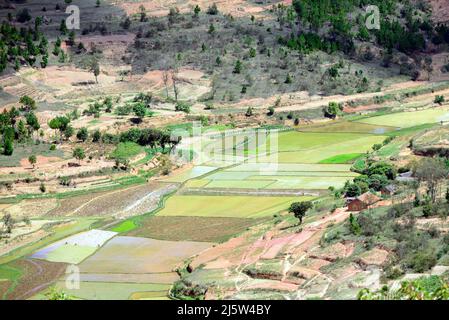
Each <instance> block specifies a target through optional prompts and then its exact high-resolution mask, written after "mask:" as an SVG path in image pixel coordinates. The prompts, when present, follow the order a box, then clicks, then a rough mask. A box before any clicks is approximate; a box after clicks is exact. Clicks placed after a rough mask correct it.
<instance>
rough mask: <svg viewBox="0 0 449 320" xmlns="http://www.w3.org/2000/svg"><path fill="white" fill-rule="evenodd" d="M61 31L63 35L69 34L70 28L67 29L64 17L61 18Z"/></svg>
mask: <svg viewBox="0 0 449 320" xmlns="http://www.w3.org/2000/svg"><path fill="white" fill-rule="evenodd" d="M59 31H61V34H62V35H66V34H67V31H68V29H67V25H66V23H65V20H64V19H62V20H61V24H60V26H59Z"/></svg>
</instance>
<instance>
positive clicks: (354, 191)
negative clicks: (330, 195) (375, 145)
mask: <svg viewBox="0 0 449 320" xmlns="http://www.w3.org/2000/svg"><path fill="white" fill-rule="evenodd" d="M359 173H361V175H359V176H357V177H355V178H354V180H353V181H352V182H350V181H347V182H346V184H345V186H344V188H343V192H344V194H345V196H346V197H357V196H359V195H361V194H363V193H365V192H367V191H369V190H372V191H380V190H381V189H382V188H383V187H385V186H386V185H388V183H389V181H391V180H394V179H395V178H396V175H397V169H396V168H395V167H394V166H393V165H392V164H390V163H387V162H383V161H379V162H372V163H371V164H369V165H368V166H367V167H366V168H365V169H363V170H361V171H359Z"/></svg>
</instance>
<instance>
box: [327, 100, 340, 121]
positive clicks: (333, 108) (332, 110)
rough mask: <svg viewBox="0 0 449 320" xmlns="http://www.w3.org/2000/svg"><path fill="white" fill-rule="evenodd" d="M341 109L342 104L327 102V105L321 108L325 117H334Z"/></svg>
mask: <svg viewBox="0 0 449 320" xmlns="http://www.w3.org/2000/svg"><path fill="white" fill-rule="evenodd" d="M342 111H343V104H341V103H337V102H329V104H328V105H327V107H325V108H323V114H324V116H325V117H326V118H331V119H335V118H337V116H338V115H339V114H340V113H341V112H342Z"/></svg>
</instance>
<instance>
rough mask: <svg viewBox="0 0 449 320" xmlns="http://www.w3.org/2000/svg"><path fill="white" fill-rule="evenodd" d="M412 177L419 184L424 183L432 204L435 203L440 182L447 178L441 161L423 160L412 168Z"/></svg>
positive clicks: (443, 163)
mask: <svg viewBox="0 0 449 320" xmlns="http://www.w3.org/2000/svg"><path fill="white" fill-rule="evenodd" d="M413 171H414V175H415V177H416V178H417V179H418V181H419V182H420V183H423V182H424V183H425V184H426V186H427V189H428V191H429V195H430V199H431V200H432V203H435V202H436V200H437V196H438V193H439V192H438V191H439V188H440V186H441V182H442V181H444V179H446V178H447V176H448V169H447V167H446V164H445V162H444V161H443V160H441V159H434V158H424V159H422V160H421V161H419V163H418V164H417V166H416V168H414V170H413Z"/></svg>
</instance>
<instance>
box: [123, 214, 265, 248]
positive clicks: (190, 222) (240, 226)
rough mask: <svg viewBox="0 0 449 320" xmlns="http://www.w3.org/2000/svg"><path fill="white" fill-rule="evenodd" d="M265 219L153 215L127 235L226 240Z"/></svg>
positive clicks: (155, 237) (174, 239)
mask: <svg viewBox="0 0 449 320" xmlns="http://www.w3.org/2000/svg"><path fill="white" fill-rule="evenodd" d="M263 220H264V219H241V218H212V217H209V218H204V217H162V216H153V217H150V218H148V219H146V220H145V221H144V222H143V225H142V226H141V227H138V228H137V229H135V230H133V231H130V232H128V233H127V235H129V236H136V237H147V238H154V239H159V240H171V241H206V242H224V241H226V240H228V239H229V238H230V237H232V236H234V235H237V234H239V233H241V232H243V231H245V230H246V229H247V228H249V227H251V226H253V225H255V224H257V223H259V222H261V221H263Z"/></svg>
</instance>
